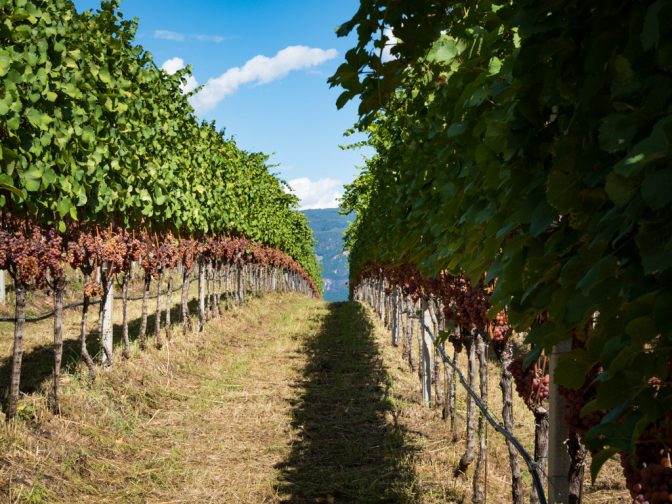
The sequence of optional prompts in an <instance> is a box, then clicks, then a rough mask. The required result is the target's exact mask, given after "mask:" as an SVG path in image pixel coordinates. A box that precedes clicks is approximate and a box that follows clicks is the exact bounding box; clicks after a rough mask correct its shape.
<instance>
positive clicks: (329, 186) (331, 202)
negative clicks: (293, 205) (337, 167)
mask: <svg viewBox="0 0 672 504" xmlns="http://www.w3.org/2000/svg"><path fill="white" fill-rule="evenodd" d="M288 184H289V186H290V187H291V188H292V190H293V192H294V194H296V195H297V196H298V197H299V199H300V200H301V201H300V202H299V208H301V210H307V209H309V208H337V207H338V198H340V197H341V196H343V183H342V182H341V181H340V180H336V179H332V178H324V179H320V180H316V181H315V182H313V181H312V180H310V179H309V178H308V177H302V178H297V179H294V180H290V181H289V182H288Z"/></svg>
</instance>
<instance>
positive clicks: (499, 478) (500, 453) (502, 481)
mask: <svg viewBox="0 0 672 504" xmlns="http://www.w3.org/2000/svg"><path fill="white" fill-rule="evenodd" d="M368 312H369V316H370V317H372V318H373V312H371V311H368ZM375 326H376V331H375V337H376V341H377V342H378V345H379V347H380V348H381V352H382V356H383V359H384V362H385V366H386V367H387V368H388V370H389V373H390V377H391V381H392V383H393V390H392V395H393V401H394V404H395V409H396V412H397V413H396V416H397V418H398V419H399V423H400V424H402V425H403V426H404V427H405V429H406V430H407V431H408V432H411V433H413V436H412V440H411V442H413V443H414V444H415V445H416V446H417V447H418V450H417V451H416V452H415V453H416V457H415V459H414V462H413V465H414V468H415V471H416V475H417V484H418V487H419V491H420V494H421V496H422V497H421V498H420V499H419V500H418V501H417V502H423V503H434V502H437V503H438V502H442V503H446V502H470V499H471V494H472V491H471V485H472V478H473V465H474V464H472V468H470V470H469V471H468V472H467V474H466V475H462V476H456V477H453V471H454V470H455V468H456V467H457V465H458V461H459V459H460V457H461V456H462V453H463V451H464V442H463V441H460V442H458V443H453V442H452V441H451V439H452V437H453V436H452V433H451V431H450V426H449V424H448V423H447V422H444V421H443V420H442V418H441V411H440V409H439V408H427V407H424V406H422V405H421V403H420V401H421V389H420V380H419V377H418V375H417V373H414V372H412V371H411V369H410V368H409V367H408V365H407V364H406V363H405V362H404V361H403V360H402V358H401V351H400V349H398V348H395V347H393V346H392V345H391V344H390V341H389V332H388V331H387V330H386V329H385V328H384V327H383V326H382V324H380V323H379V322H378V321H376V323H375ZM415 351H416V352H417V349H416V350H415ZM416 355H417V353H416ZM462 358H463V360H462V361H460V367H461V369H463V370H465V371H466V369H467V363H466V358H464V356H463V357H462ZM499 373H500V367H499V366H498V364H497V363H495V362H492V361H491V362H490V364H489V368H488V401H487V402H488V406H489V408H490V410H491V412H493V413H494V416H495V418H498V419H501V414H500V412H501V408H502V399H501V393H500V389H499ZM465 374H466V372H465ZM513 409H514V415H515V417H514V422H515V435H516V437H518V439H519V440H520V441H521V442H522V444H523V446H524V447H525V448H526V449H527V450H528V452H529V453H533V452H534V449H533V447H534V419H533V416H532V413H530V412H529V410H528V409H527V408H526V406H525V404H524V403H523V401H522V400H521V399H520V397H518V395H517V394H515V392H514V404H513ZM457 411H458V429H461V430H460V435H461V436H462V438H463V436H464V432H463V429H464V423H465V416H466V393H465V391H464V389H463V388H462V387H461V385H458V387H457ZM487 435H488V468H487V485H486V486H487V502H491V503H501V502H510V501H511V493H510V492H511V486H510V481H511V476H510V469H509V462H508V450H507V448H506V444H505V442H504V438H503V437H502V436H500V435H499V434H498V433H497V432H495V431H493V430H492V429H489V430H488V434H487ZM587 465H588V466H589V465H590V461H589V460H588V462H587ZM521 471H522V474H523V478H524V481H525V485H526V487H528V488H530V487H531V476H530V474H529V472H528V471H526V470H525V467H524V464H522V460H521ZM586 473H588V471H587V470H586ZM528 491H529V490H528ZM584 494H585V495H584V503H586V504H610V503H614V502H629V501H630V497H629V493H628V491H627V490H626V489H625V485H624V478H623V475H622V471H621V467H620V465H619V463H618V462H617V461H616V460H612V461H609V462H608V463H607V464H606V465H605V466H604V468H603V469H602V472H601V473H600V476H599V479H598V481H597V482H596V483H595V485H592V484H591V483H590V477H589V475H588V474H587V477H586V482H585V487H584Z"/></svg>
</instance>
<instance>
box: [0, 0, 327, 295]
mask: <svg viewBox="0 0 672 504" xmlns="http://www.w3.org/2000/svg"><path fill="white" fill-rule="evenodd" d="M118 4H119V2H118V1H116V0H113V1H103V2H102V4H101V7H100V9H99V10H98V11H96V12H91V11H87V12H84V13H78V12H77V11H76V9H75V8H74V5H73V4H72V2H71V1H70V0H1V1H0V209H1V210H2V214H3V216H5V218H6V219H8V218H9V217H8V216H11V218H12V219H20V220H21V221H22V222H26V223H31V225H33V224H34V225H37V226H42V227H45V228H53V229H55V230H57V231H58V232H59V234H61V235H67V234H69V233H71V230H72V229H75V228H78V226H79V225H80V223H81V224H82V225H84V226H85V227H86V226H95V225H98V226H99V227H100V228H101V229H106V228H108V227H109V226H110V225H112V226H113V227H115V228H119V229H122V230H139V231H141V232H142V233H145V235H143V236H149V237H155V236H157V235H159V236H160V237H161V238H162V239H163V238H164V237H166V238H167V239H168V242H170V241H171V239H172V238H171V237H174V238H176V239H178V240H179V239H187V238H197V239H202V240H206V239H207V237H215V236H224V235H228V236H241V237H242V236H245V237H246V238H248V239H250V240H252V241H254V242H258V243H262V244H265V245H268V246H270V247H274V248H278V249H280V250H281V251H283V252H285V253H287V254H288V255H290V256H291V257H292V258H294V259H296V260H297V261H298V262H299V263H300V264H301V266H302V267H303V268H304V269H305V270H306V271H307V272H308V274H309V275H310V277H311V278H312V279H313V280H314V281H315V285H318V284H319V283H320V280H319V279H320V272H319V265H318V263H317V260H316V258H315V254H314V245H313V238H312V234H311V232H310V229H309V227H308V222H307V220H306V218H305V217H304V216H303V215H302V214H300V213H299V212H298V211H296V204H297V201H298V200H297V199H296V197H295V196H293V195H291V194H287V193H286V185H285V184H284V182H282V181H280V180H279V179H278V178H276V177H275V176H274V175H273V174H271V173H270V172H269V169H268V166H267V160H268V157H267V156H266V155H264V154H261V153H249V152H245V151H243V150H241V149H239V148H238V147H237V146H236V144H235V142H234V141H233V140H232V139H230V138H227V137H226V136H225V134H224V132H223V131H218V130H217V129H216V128H215V126H214V124H213V123H207V122H204V123H199V122H198V120H197V119H196V117H195V115H194V112H193V109H192V107H191V105H190V104H189V102H188V96H185V95H184V94H183V93H182V92H181V89H180V86H181V85H182V84H183V83H184V81H185V79H186V77H187V76H188V70H182V71H180V72H177V73H176V74H174V75H168V74H166V73H165V72H164V71H163V70H161V69H160V68H158V67H157V65H156V64H155V62H154V60H153V59H152V56H151V54H150V53H148V52H147V51H145V50H144V49H143V47H142V46H140V45H138V44H137V43H136V42H135V41H134V36H135V31H136V28H137V26H136V24H137V23H136V21H135V20H126V19H124V18H123V16H122V14H121V13H120V11H119V9H118ZM26 225H28V224H26ZM5 227H6V228H9V227H10V226H9V224H6V225H5ZM24 236H25V237H26V240H29V238H28V236H29V233H28V234H24ZM115 236H118V237H119V239H120V240H122V242H123V241H124V240H127V238H124V237H123V236H121V235H119V234H116V233H115ZM115 239H117V238H115ZM168 242H167V243H166V244H164V245H162V246H164V247H169V248H170V247H173V245H169V244H168ZM15 246H19V245H18V244H15ZM21 246H22V247H28V248H30V247H31V245H30V243H28V242H26V243H24V244H23V245H21ZM82 246H84V244H83V243H82ZM85 248H86V247H85ZM113 248H115V247H113V246H112V245H110V250H112V249H113ZM119 250H121V249H119ZM166 250H167V249H166ZM166 250H163V251H159V252H157V253H158V255H157V257H160V258H162V257H163V254H164V253H165V252H166ZM16 254H19V252H18V251H17V252H16ZM16 254H15V255H16ZM27 255H30V254H28V253H27ZM33 256H34V257H37V256H36V255H35V254H33ZM17 257H18V255H17ZM111 259H115V258H111ZM166 260H168V261H170V259H166ZM114 264H115V268H118V269H123V270H125V271H126V270H128V265H122V264H117V263H116V262H115V263H114ZM21 268H23V269H26V268H32V266H30V265H28V264H27V263H26V264H23V265H22V266H21ZM115 272H116V270H115ZM30 273H32V270H30ZM38 273H39V272H35V274H38ZM38 276H39V275H38ZM36 278H37V277H36Z"/></svg>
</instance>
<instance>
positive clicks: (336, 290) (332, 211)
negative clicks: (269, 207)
mask: <svg viewBox="0 0 672 504" xmlns="http://www.w3.org/2000/svg"><path fill="white" fill-rule="evenodd" d="M303 213H304V214H305V215H306V217H308V222H309V224H310V227H311V229H312V230H313V234H314V235H315V239H316V240H317V244H316V246H315V249H316V252H317V258H318V259H319V261H320V266H322V279H323V281H324V298H325V299H326V300H327V301H344V300H346V299H347V298H348V268H349V264H348V257H347V254H346V253H344V252H343V232H344V231H345V228H346V227H347V226H348V223H349V222H351V221H352V220H353V217H350V216H347V217H346V216H344V215H340V214H339V213H338V208H320V209H314V210H303Z"/></svg>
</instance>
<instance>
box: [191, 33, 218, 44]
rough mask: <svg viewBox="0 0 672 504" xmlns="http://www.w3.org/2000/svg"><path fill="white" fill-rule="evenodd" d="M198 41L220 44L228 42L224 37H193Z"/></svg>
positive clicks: (200, 35)
mask: <svg viewBox="0 0 672 504" xmlns="http://www.w3.org/2000/svg"><path fill="white" fill-rule="evenodd" d="M192 37H194V38H195V39H196V40H200V41H201V42H215V43H217V44H219V43H220V42H224V41H225V40H226V37H222V36H221V35H202V34H197V35H192Z"/></svg>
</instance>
